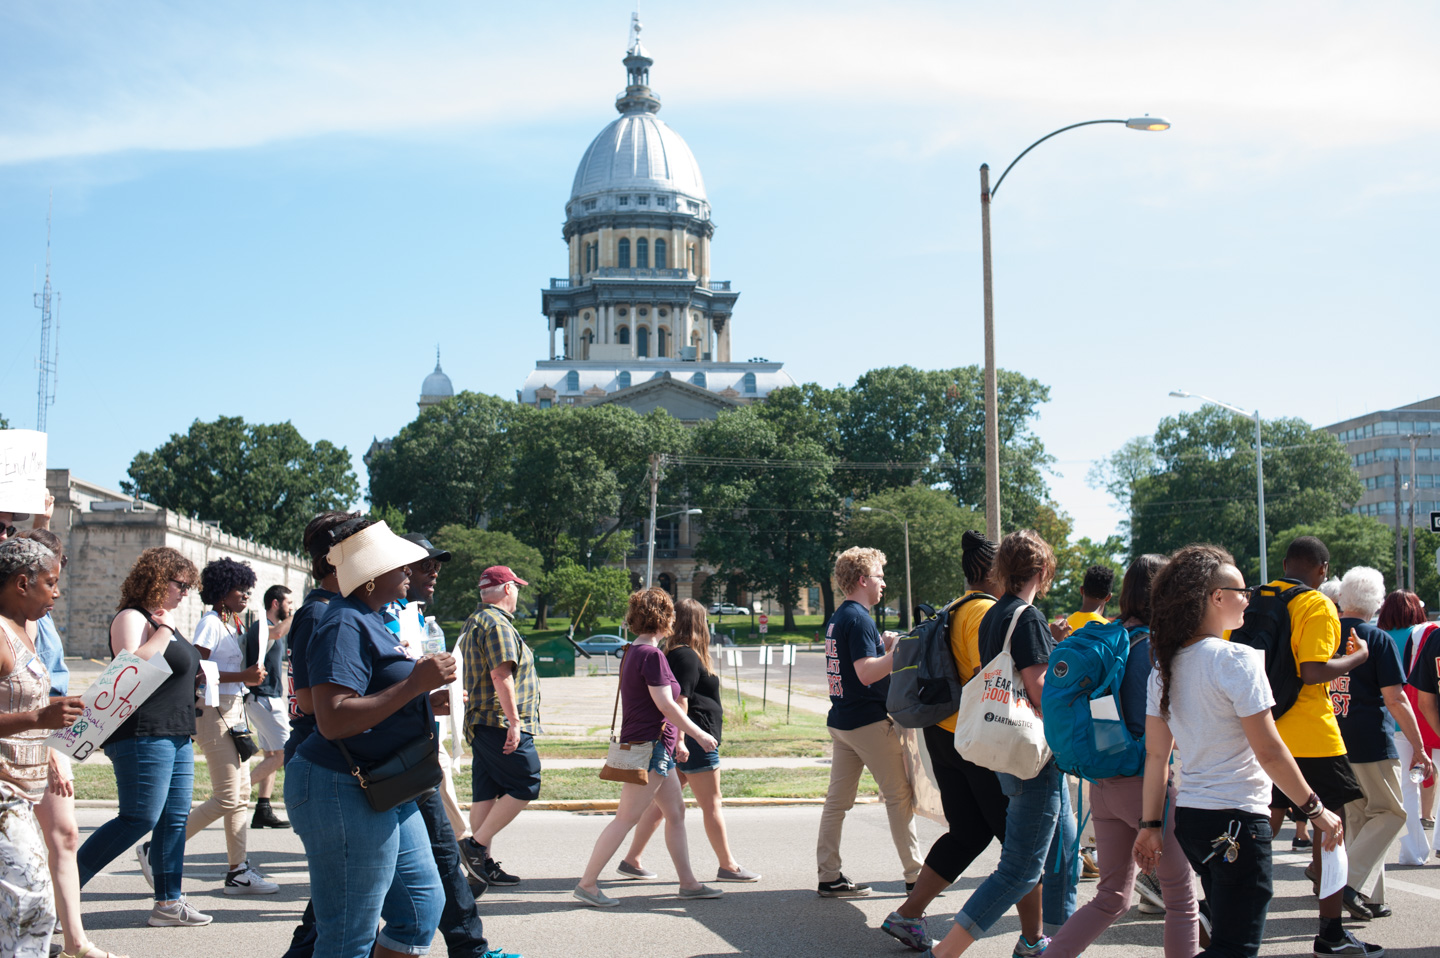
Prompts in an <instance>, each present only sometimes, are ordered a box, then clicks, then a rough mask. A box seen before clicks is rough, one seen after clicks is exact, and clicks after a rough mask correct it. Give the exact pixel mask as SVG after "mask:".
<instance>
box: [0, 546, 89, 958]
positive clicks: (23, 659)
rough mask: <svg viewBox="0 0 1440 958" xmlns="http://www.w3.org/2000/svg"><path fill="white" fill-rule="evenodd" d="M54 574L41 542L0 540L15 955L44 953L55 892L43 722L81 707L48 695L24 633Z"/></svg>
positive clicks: (7, 926)
mask: <svg viewBox="0 0 1440 958" xmlns="http://www.w3.org/2000/svg"><path fill="white" fill-rule="evenodd" d="M59 582H60V557H59V556H57V555H56V554H55V553H54V552H52V551H51V550H50V549H49V548H48V547H46V546H45V545H43V544H42V543H40V542H37V541H35V540H34V539H14V540H10V541H7V542H5V543H3V544H0V631H3V632H4V640H3V641H0V701H3V702H5V703H6V706H7V707H6V709H5V711H0V954H4V955H7V956H15V958H44V956H46V955H48V954H49V950H50V932H51V931H52V930H53V928H54V927H55V900H54V895H53V894H52V892H51V884H50V870H49V866H47V865H46V863H45V839H44V837H43V836H42V835H41V832H40V823H39V821H38V820H37V819H36V817H35V805H36V804H37V803H38V802H39V801H40V800H41V799H42V798H43V797H44V794H45V787H46V783H47V780H48V778H49V766H50V750H49V749H48V748H46V746H45V738H46V736H47V735H48V734H49V730H51V729H57V728H64V727H65V726H67V725H69V724H70V723H71V722H73V721H75V719H77V718H79V717H80V714H81V707H80V699H79V697H78V696H68V697H65V698H60V699H57V700H55V701H54V702H51V701H50V675H49V673H48V672H47V671H46V669H45V666H44V664H43V663H42V662H40V660H39V658H38V657H37V656H36V654H35V647H34V644H33V643H32V642H31V640H30V637H29V635H28V627H29V624H30V623H31V622H34V621H36V620H37V619H39V618H40V617H41V616H43V615H45V614H46V613H48V612H49V611H50V609H51V607H52V606H54V605H55V600H56V599H57V598H58V597H59V595H60V588H59ZM90 950H91V946H90V945H89V944H88V943H87V944H85V945H84V946H83V947H82V948H77V951H81V952H86V951H90Z"/></svg>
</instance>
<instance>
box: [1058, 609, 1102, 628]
mask: <svg viewBox="0 0 1440 958" xmlns="http://www.w3.org/2000/svg"><path fill="white" fill-rule="evenodd" d="M1065 621H1066V622H1067V623H1069V625H1070V631H1071V632H1075V631H1077V630H1079V629H1081V628H1084V627H1085V626H1086V625H1088V624H1089V623H1091V622H1109V621H1110V620H1109V619H1107V618H1105V616H1103V615H1101V614H1100V613H1099V612H1071V613H1070V618H1068V619H1066V620H1065Z"/></svg>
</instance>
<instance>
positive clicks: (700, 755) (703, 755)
mask: <svg viewBox="0 0 1440 958" xmlns="http://www.w3.org/2000/svg"><path fill="white" fill-rule="evenodd" d="M691 744H693V743H691V742H690V741H688V740H687V741H686V742H685V745H686V747H689V746H690V745H691ZM675 767H676V768H677V769H679V770H680V771H682V772H685V773H686V774H687V775H688V774H689V773H691V772H714V771H716V770H718V769H719V768H720V750H719V749H718V748H717V749H713V750H711V751H709V752H702V751H700V750H699V749H697V748H691V749H690V757H689V758H687V759H686V760H685V761H683V762H676V763H675Z"/></svg>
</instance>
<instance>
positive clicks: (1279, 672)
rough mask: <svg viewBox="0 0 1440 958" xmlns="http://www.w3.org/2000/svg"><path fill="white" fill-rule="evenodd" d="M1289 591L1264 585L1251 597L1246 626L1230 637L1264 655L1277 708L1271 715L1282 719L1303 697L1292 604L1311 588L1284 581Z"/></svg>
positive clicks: (1300, 583) (1267, 675)
mask: <svg viewBox="0 0 1440 958" xmlns="http://www.w3.org/2000/svg"><path fill="white" fill-rule="evenodd" d="M1280 581H1282V582H1286V583H1289V584H1290V585H1289V587H1288V588H1283V589H1282V588H1280V587H1279V586H1273V585H1262V586H1259V587H1258V588H1256V589H1255V591H1254V592H1253V593H1252V594H1251V596H1250V605H1249V607H1248V608H1246V610H1245V622H1244V624H1243V625H1241V626H1240V628H1238V629H1236V630H1235V631H1233V632H1231V633H1230V641H1231V642H1239V643H1240V644H1241V645H1248V646H1250V647H1251V648H1252V649H1259V650H1260V651H1261V652H1264V653H1265V676H1266V678H1268V679H1269V680H1270V691H1271V692H1272V693H1273V694H1274V696H1275V705H1274V706H1273V707H1272V708H1271V709H1270V713H1271V715H1272V716H1274V717H1275V718H1277V719H1278V718H1279V717H1280V716H1282V715H1284V714H1285V713H1286V712H1288V711H1289V710H1290V706H1292V705H1294V704H1295V700H1296V699H1297V698H1299V696H1300V688H1301V686H1302V684H1303V683H1302V682H1301V681H1300V672H1299V670H1298V669H1297V668H1296V666H1295V650H1294V648H1292V647H1291V645H1290V600H1291V599H1293V598H1295V597H1296V596H1297V595H1299V594H1300V593H1302V592H1309V591H1311V590H1310V587H1309V586H1308V585H1305V584H1304V583H1303V582H1298V581H1296V580H1295V579H1281V580H1280Z"/></svg>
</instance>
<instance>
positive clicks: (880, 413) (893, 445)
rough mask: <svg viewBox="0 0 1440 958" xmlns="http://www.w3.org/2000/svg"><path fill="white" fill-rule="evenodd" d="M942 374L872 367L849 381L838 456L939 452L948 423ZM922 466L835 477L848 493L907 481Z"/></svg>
mask: <svg viewBox="0 0 1440 958" xmlns="http://www.w3.org/2000/svg"><path fill="white" fill-rule="evenodd" d="M942 379H943V376H941V375H937V374H936V373H932V372H924V371H921V370H919V369H916V368H915V367H913V366H898V367H889V368H885V369H872V370H870V371H869V372H867V373H864V374H863V375H861V377H860V378H859V379H857V380H855V385H854V386H853V387H852V388H851V390H850V402H849V404H848V406H847V408H846V410H845V413H844V415H842V416H841V418H840V441H841V451H842V455H843V457H844V458H845V459H846V460H848V461H850V462H871V463H875V462H892V463H901V462H915V463H929V462H931V461H933V460H934V458H935V457H936V456H937V455H939V453H940V445H941V441H942V440H943V438H944V431H945V428H946V426H947V425H948V422H947V420H946V418H945V390H944V387H943V385H942ZM925 472H926V469H925V467H924V466H920V467H919V468H908V469H899V468H894V469H866V470H854V471H848V470H847V472H846V474H845V475H844V476H843V478H841V479H840V481H841V482H842V483H843V488H844V489H845V491H846V492H848V493H849V494H851V495H854V496H857V497H862V496H868V495H873V494H874V493H877V492H879V491H880V490H882V489H893V488H897V487H902V486H909V485H913V484H914V483H916V482H919V481H920V480H921V478H922V477H923V476H924V475H925Z"/></svg>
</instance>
